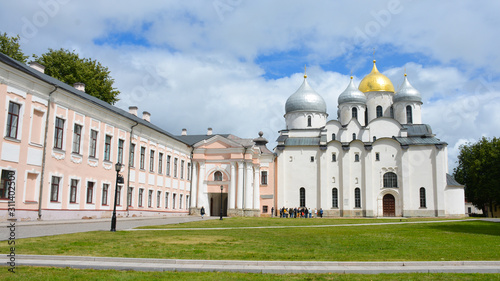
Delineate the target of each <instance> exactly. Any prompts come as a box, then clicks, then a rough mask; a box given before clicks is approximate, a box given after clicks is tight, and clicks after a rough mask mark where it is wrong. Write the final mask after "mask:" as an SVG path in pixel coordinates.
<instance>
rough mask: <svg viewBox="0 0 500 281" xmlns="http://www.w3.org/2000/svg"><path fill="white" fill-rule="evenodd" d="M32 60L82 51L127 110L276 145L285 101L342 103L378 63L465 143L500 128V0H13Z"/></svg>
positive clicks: (15, 24)
mask: <svg viewBox="0 0 500 281" xmlns="http://www.w3.org/2000/svg"><path fill="white" fill-rule="evenodd" d="M0 7H1V8H0V32H1V33H2V34H3V32H6V33H7V34H8V35H9V36H15V35H19V36H20V37H21V48H22V50H23V51H24V52H25V54H27V55H31V54H36V55H41V54H43V53H45V52H47V50H48V49H49V48H52V49H60V48H63V49H68V50H72V51H73V50H74V51H75V52H77V53H78V54H80V56H81V57H85V58H91V59H94V60H97V61H99V62H101V63H102V64H103V65H104V66H107V67H108V68H109V70H110V71H111V76H112V78H113V79H114V80H115V84H114V87H116V88H117V89H118V90H119V91H120V92H121V93H120V95H119V96H118V98H119V99H120V101H119V102H117V103H116V104H115V105H116V106H118V107H120V108H122V109H124V110H128V107H129V106H138V108H139V114H141V113H142V111H148V112H150V113H151V122H152V123H154V124H156V125H158V126H159V127H161V128H163V129H165V130H167V131H169V132H171V133H173V134H175V135H180V134H181V130H182V129H183V128H186V129H187V133H188V134H205V133H206V132H207V128H209V127H211V128H213V131H214V133H216V134H227V133H230V134H234V135H236V136H239V137H242V138H255V137H257V136H258V132H259V131H263V132H264V137H265V138H267V139H268V140H269V144H268V147H269V148H270V149H273V148H274V147H275V145H276V142H275V140H276V138H277V137H278V134H279V133H278V131H279V130H282V129H284V128H285V119H284V117H283V115H284V113H285V102H286V100H287V98H288V97H289V96H290V95H292V94H293V93H294V92H295V91H296V90H297V89H298V88H299V87H300V85H301V84H302V81H303V75H304V66H307V75H308V78H307V79H308V82H309V84H310V85H311V86H312V87H313V88H314V89H315V90H316V92H318V93H319V94H320V95H321V96H322V97H323V98H324V99H325V101H326V103H327V112H328V114H329V119H335V118H336V116H337V105H338V104H337V98H338V96H339V95H340V93H342V91H343V90H344V89H345V88H346V87H347V85H348V83H349V79H350V78H349V77H350V76H351V75H352V76H353V77H354V82H355V84H356V85H358V84H359V82H360V81H361V79H362V78H363V77H364V76H365V75H367V74H368V73H369V72H370V70H371V68H372V65H373V64H372V60H373V59H376V60H377V68H378V69H379V71H381V72H382V73H384V74H385V75H386V76H387V77H389V78H390V79H391V81H392V82H393V84H394V87H395V88H396V89H397V88H398V87H399V86H400V85H401V83H402V81H403V75H404V73H405V72H406V73H407V74H408V80H409V81H410V83H411V84H412V85H413V86H414V87H415V88H416V89H417V90H419V91H420V93H421V94H422V99H423V105H422V122H423V123H425V124H429V125H431V127H432V129H433V132H434V133H435V134H436V136H437V137H438V138H439V139H441V140H443V141H445V142H447V143H448V154H449V166H450V172H452V169H453V168H454V167H455V166H456V161H457V155H458V153H459V146H460V145H462V144H465V143H468V142H475V141H477V140H479V139H480V138H481V137H483V136H485V137H494V136H496V137H499V136H500V122H499V120H500V110H499V109H500V90H499V89H500V88H499V85H500V56H499V55H498V47H499V46H500V28H499V26H500V17H499V16H498V12H499V11H500V1H480V2H479V1H453V2H451V1H433V0H432V1H402V0H381V1H368V0H367V1H359V0H354V1H323V0H317V1H298V0H283V1H263V0H251V1H250V0H203V1H202V0H191V1H183V0H179V1H174V0H170V1H153V0H151V1H124V0H123V1H98V0H87V1H76V0H38V1H28V0H16V1H6V0H3V1H1V3H0Z"/></svg>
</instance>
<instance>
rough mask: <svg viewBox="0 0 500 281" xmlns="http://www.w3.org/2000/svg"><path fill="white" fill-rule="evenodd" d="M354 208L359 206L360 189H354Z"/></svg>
mask: <svg viewBox="0 0 500 281" xmlns="http://www.w3.org/2000/svg"><path fill="white" fill-rule="evenodd" d="M354 208H361V190H360V189H359V188H356V189H354Z"/></svg>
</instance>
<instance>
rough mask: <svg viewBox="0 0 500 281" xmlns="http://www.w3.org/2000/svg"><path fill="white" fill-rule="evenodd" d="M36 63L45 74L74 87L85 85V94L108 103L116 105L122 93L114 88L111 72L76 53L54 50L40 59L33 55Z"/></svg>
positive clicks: (50, 50)
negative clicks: (75, 84)
mask: <svg viewBox="0 0 500 281" xmlns="http://www.w3.org/2000/svg"><path fill="white" fill-rule="evenodd" d="M33 57H34V58H35V61H36V62H38V63H40V64H41V65H43V66H45V74H47V75H50V76H52V77H54V78H56V79H59V80H61V81H62V82H64V83H66V84H69V85H73V84H74V83H77V82H81V83H84V84H85V92H86V93H87V94H89V95H92V96H94V97H96V98H98V99H101V100H103V101H105V102H107V103H110V104H114V103H115V102H117V101H118V100H119V99H118V98H117V96H118V94H120V92H119V91H118V90H117V89H116V88H113V83H114V79H113V78H111V76H110V71H109V70H108V68H107V67H105V66H102V65H101V63H99V62H97V61H95V60H92V59H88V58H80V57H79V56H78V54H76V53H75V52H74V51H73V52H70V51H69V50H64V49H60V50H53V49H49V51H48V52H47V53H45V54H43V55H41V56H40V57H38V56H36V55H33Z"/></svg>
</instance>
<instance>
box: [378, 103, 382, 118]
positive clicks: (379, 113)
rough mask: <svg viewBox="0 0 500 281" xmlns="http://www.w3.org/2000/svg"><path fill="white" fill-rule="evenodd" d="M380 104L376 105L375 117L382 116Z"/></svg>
mask: <svg viewBox="0 0 500 281" xmlns="http://www.w3.org/2000/svg"><path fill="white" fill-rule="evenodd" d="M382 115H383V113H382V106H380V105H379V106H377V118H379V117H382Z"/></svg>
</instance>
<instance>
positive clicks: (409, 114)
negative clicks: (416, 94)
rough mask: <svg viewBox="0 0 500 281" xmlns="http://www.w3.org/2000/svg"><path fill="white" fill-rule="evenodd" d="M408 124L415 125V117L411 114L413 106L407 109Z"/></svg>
mask: <svg viewBox="0 0 500 281" xmlns="http://www.w3.org/2000/svg"><path fill="white" fill-rule="evenodd" d="M406 123H408V124H413V115H412V113H411V106H409V105H408V106H407V107H406Z"/></svg>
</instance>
